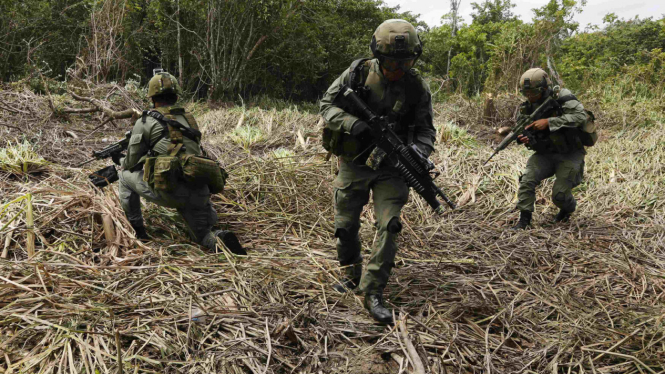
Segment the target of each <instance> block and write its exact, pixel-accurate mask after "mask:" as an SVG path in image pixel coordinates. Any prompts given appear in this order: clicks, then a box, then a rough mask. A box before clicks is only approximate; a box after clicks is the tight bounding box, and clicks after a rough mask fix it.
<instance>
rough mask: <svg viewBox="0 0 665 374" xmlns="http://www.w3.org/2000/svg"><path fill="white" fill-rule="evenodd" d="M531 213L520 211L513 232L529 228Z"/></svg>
mask: <svg viewBox="0 0 665 374" xmlns="http://www.w3.org/2000/svg"><path fill="white" fill-rule="evenodd" d="M532 215H533V213H531V212H529V211H528V210H520V220H519V221H518V222H517V224H516V225H515V226H513V228H512V229H513V230H525V229H526V228H527V227H530V226H531V216H532Z"/></svg>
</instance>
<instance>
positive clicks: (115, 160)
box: [111, 152, 125, 166]
mask: <svg viewBox="0 0 665 374" xmlns="http://www.w3.org/2000/svg"><path fill="white" fill-rule="evenodd" d="M123 157H125V155H124V154H122V153H121V152H116V153H113V154H111V160H113V163H114V164H116V165H118V166H120V159H121V158H123Z"/></svg>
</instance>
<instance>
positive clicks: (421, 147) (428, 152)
mask: <svg viewBox="0 0 665 374" xmlns="http://www.w3.org/2000/svg"><path fill="white" fill-rule="evenodd" d="M416 147H417V148H418V150H419V151H420V153H422V155H423V156H425V158H429V155H431V154H432V151H433V149H432V148H431V147H429V146H427V145H425V144H421V143H416Z"/></svg>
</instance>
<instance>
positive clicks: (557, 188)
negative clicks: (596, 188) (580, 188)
mask: <svg viewBox="0 0 665 374" xmlns="http://www.w3.org/2000/svg"><path fill="white" fill-rule="evenodd" d="M557 156H558V157H557V162H556V181H555V182H554V187H552V202H554V205H556V206H557V207H558V208H559V209H561V211H562V212H564V213H568V215H569V214H570V213H572V212H574V211H575V208H576V207H577V202H576V201H575V197H574V196H573V192H572V190H573V187H575V186H577V185H578V184H580V182H581V181H582V173H583V168H584V152H583V151H578V152H572V153H568V154H562V155H557Z"/></svg>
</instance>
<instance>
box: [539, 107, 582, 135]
mask: <svg viewBox="0 0 665 374" xmlns="http://www.w3.org/2000/svg"><path fill="white" fill-rule="evenodd" d="M548 120H549V127H550V131H557V130H559V129H562V128H579V127H581V126H583V125H584V124H585V123H586V112H585V111H584V106H583V105H582V103H580V102H579V101H577V100H570V101H566V102H565V103H564V104H563V115H561V116H559V117H551V118H549V119H548Z"/></svg>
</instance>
